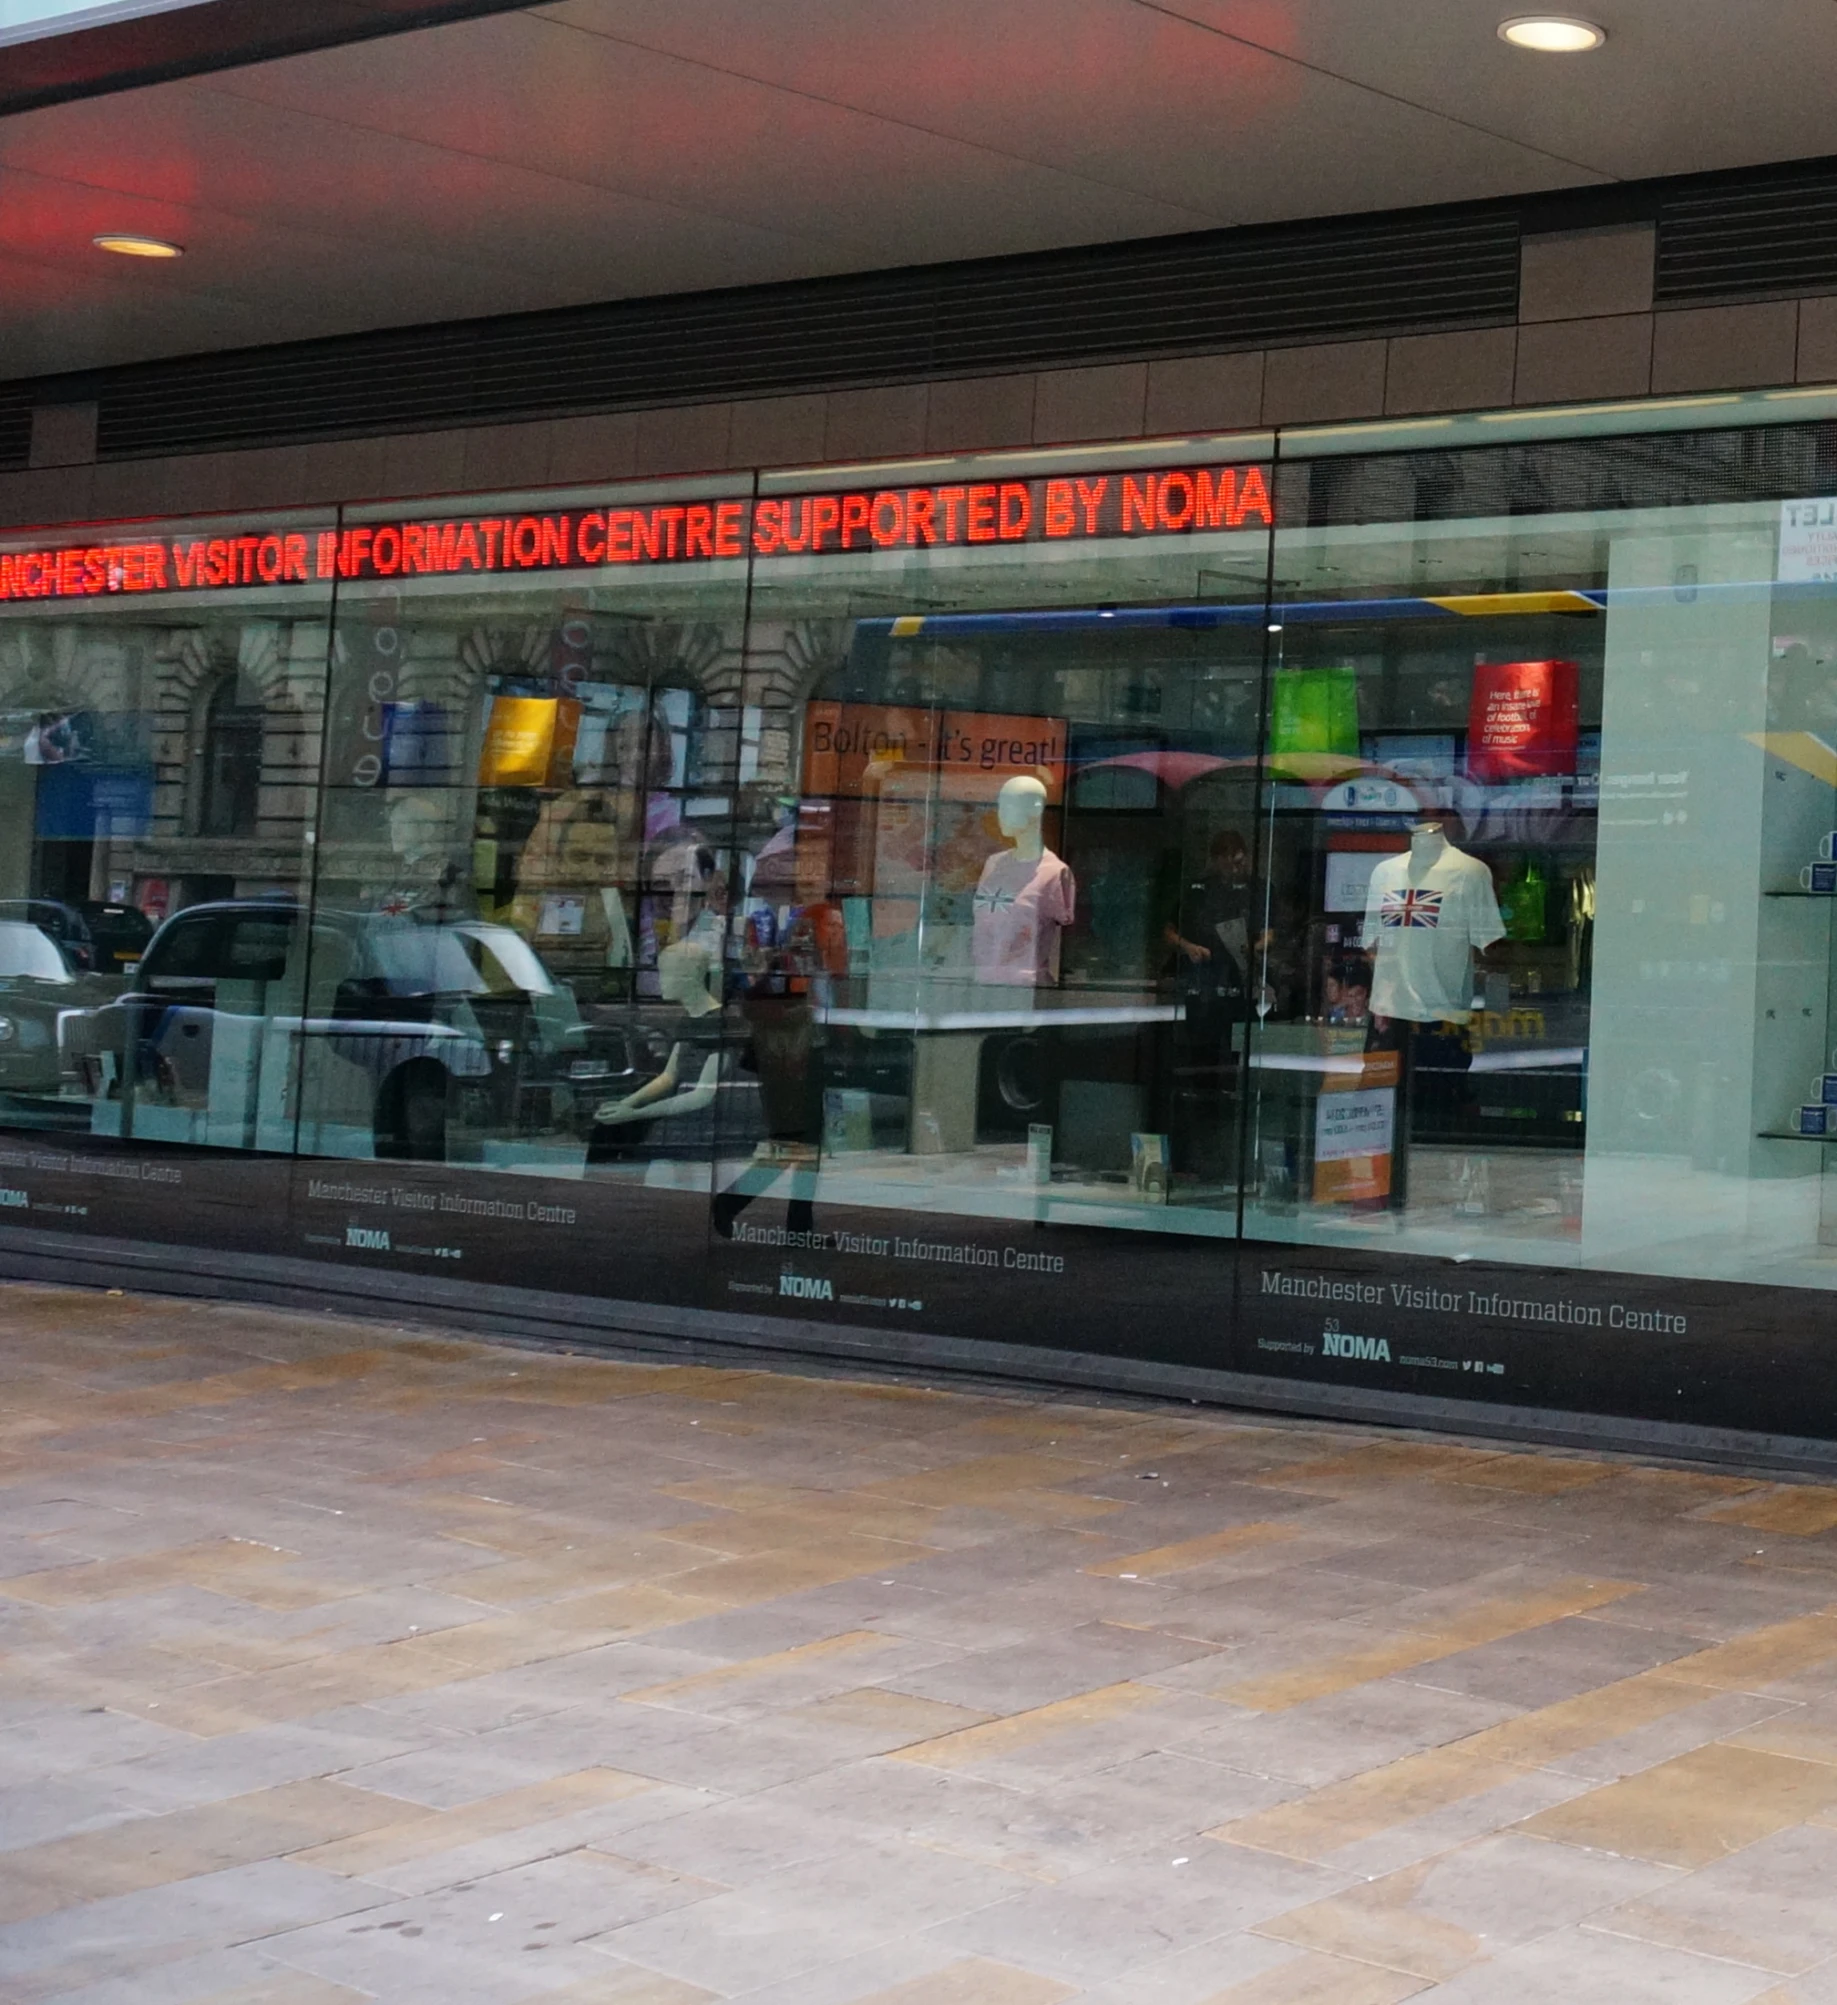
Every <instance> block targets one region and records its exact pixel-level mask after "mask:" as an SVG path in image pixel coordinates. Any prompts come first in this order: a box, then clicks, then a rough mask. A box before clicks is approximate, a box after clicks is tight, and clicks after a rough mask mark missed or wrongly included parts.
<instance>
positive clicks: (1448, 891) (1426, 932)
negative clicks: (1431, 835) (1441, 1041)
mask: <svg viewBox="0 0 1837 2005" xmlns="http://www.w3.org/2000/svg"><path fill="white" fill-rule="evenodd" d="M1504 932H1505V928H1504V927H1503V926H1502V925H1501V924H1500V923H1499V901H1498V900H1497V899H1496V898H1495V897H1494V896H1493V874H1492V872H1491V871H1490V870H1488V869H1487V867H1486V866H1485V864H1483V863H1481V862H1480V861H1479V860H1478V859H1477V858H1476V857H1471V856H1468V855H1467V854H1465V852H1463V851H1461V850H1458V849H1455V848H1454V847H1453V846H1452V845H1450V846H1449V847H1448V848H1446V849H1444V850H1443V851H1442V852H1441V854H1440V855H1439V856H1438V857H1436V858H1435V860H1434V861H1433V862H1432V863H1423V862H1420V861H1419V860H1418V859H1417V857H1416V855H1415V853H1414V851H1411V850H1406V851H1405V852H1404V853H1403V855H1401V856H1387V857H1386V858H1385V859H1384V861H1383V862H1382V863H1381V864H1379V865H1378V867H1377V869H1376V870H1374V871H1373V872H1372V873H1371V891H1370V893H1369V895H1368V897H1367V899H1366V903H1365V934H1364V940H1365V946H1366V948H1367V950H1368V951H1371V952H1373V953H1375V954H1376V956H1377V966H1376V968H1375V970H1374V972H1373V975H1372V983H1371V1012H1372V1015H1373V1016H1389V1017H1401V1018H1402V1019H1403V1021H1404V1022H1406V1023H1465V1022H1466V1021H1467V1019H1468V1017H1469V1016H1471V1015H1472V1014H1473V957H1474V954H1475V952H1476V950H1482V949H1484V948H1487V947H1490V946H1491V945H1492V943H1493V942H1494V941H1495V940H1497V939H1499V938H1501V937H1502V936H1503V934H1504Z"/></svg>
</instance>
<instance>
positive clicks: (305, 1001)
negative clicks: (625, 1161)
mask: <svg viewBox="0 0 1837 2005" xmlns="http://www.w3.org/2000/svg"><path fill="white" fill-rule="evenodd" d="M84 1042H85V1044H86V1047H87V1056H86V1058H85V1065H86V1068H87V1069H86V1081H87V1085H88V1087H89V1090H90V1092H91V1094H92V1096H93V1097H95V1098H97V1099H102V1100H106V1099H116V1100H120V1101H122V1102H123V1112H122V1121H121V1128H122V1132H123V1133H136V1132H140V1133H145V1134H154V1133H166V1134H170V1133H171V1132H172V1130H171V1128H170V1127H169V1126H165V1125H162V1121H161V1116H162V1115H163V1114H164V1113H166V1112H167V1111H168V1110H177V1111H180V1112H185V1111H189V1112H190V1113H191V1114H192V1115H193V1116H195V1117H196V1120H195V1121H194V1124H193V1126H192V1127H191V1128H190V1129H189V1130H187V1131H186V1134H185V1138H186V1139H192V1140H198V1141H207V1142H211V1143H214V1144H217V1145H219V1146H228V1147H243V1148H271V1149H280V1150H291V1149H292V1148H294V1147H295V1146H298V1147H299V1148H300V1149H301V1150H302V1151H303V1152H304V1153H307V1154H322V1155H345V1156H367V1155H374V1156H375V1157H377V1158H379V1159H383V1160H403V1161H422V1162H443V1161H453V1162H464V1161H476V1160H480V1159H481V1155H482V1152H483V1151H484V1150H485V1148H486V1147H487V1146H488V1145H489V1144H490V1143H491V1142H492V1141H494V1140H500V1141H502V1140H514V1139H516V1138H518V1137H541V1138H547V1137H567V1136H570V1135H573V1134H575V1133H577V1132H584V1128H585V1126H586V1125H588V1124H589V1117H590V1114H591V1108H592V1104H593V1102H594V1101H595V1100H596V1099H597V1098H598V1097H599V1096H600V1095H601V1094H603V1092H604V1090H605V1083H606V1081H607V1080H608V1079H616V1078H619V1077H621V1076H623V1075H624V1074H625V1073H626V1072H628V1071H629V1068H630V1064H631V1060H630V1056H629V1054H628V1052H627V1050H626V1048H625V1046H624V1044H623V1042H622V1040H620V1039H618V1038H617V1037H616V1036H612V1037H609V1036H608V1035H607V1033H605V1032H604V1031H601V1030H599V1029H597V1028H594V1027H590V1026H589V1025H588V1024H587V1023H586V1022H584V1021H583V1019H582V1017H581V1015H580V1012H579V1010H578V1008H577V1007H576V1005H575V1001H574V998H573V996H572V995H571V994H570V993H569V991H568V990H567V989H565V988H564V987H562V986H560V985H558V984H557V983H556V982H555V981H554V980H553V979H552V978H551V977H550V975H549V973H548V971H547V970H546V969H545V968H544V966H543V964H542V962H541V961H540V960H539V959H538V958H537V956H536V954H535V953H534V952H533V951H532V949H531V948H530V947H529V945H528V943H527V942H526V941H524V940H523V939H522V938H521V936H520V935H518V934H516V933H514V932H512V931H511V930H510V929H509V928H508V927H505V926H499V925H494V924H492V923H491V922H489V921H485V920H441V921H429V920H426V919H422V918H418V917H416V916H414V915H412V914H405V915H399V916H398V915H388V914H380V913H340V912H326V911H320V912H317V913H315V914H314V915H312V917H311V919H310V920H309V919H308V918H307V915H306V914H305V912H304V910H303V909H302V908H301V906H300V905H298V904H297V903H295V902H293V901H291V900H284V899H274V900H235V901H227V902H224V903H219V904H207V905H196V906H191V907H189V908H187V909H186V910H185V911H183V912H180V913H178V914H176V915H175V916H174V917H172V918H170V919H168V920H167V921H166V922H165V924H164V925H163V926H161V927H160V929H159V930H158V932H157V933H156V934H155V935H154V937H153V939H152V941H151V942H150V943H149V944H148V946H147V948H146V950H145V952H144V954H143V956H142V958H141V961H140V963H139V966H138V967H137V968H136V969H135V970H134V973H133V977H132V982H131V987H130V989H129V990H128V992H127V993H125V994H123V995H121V996H120V997H118V998H117V999H116V1000H115V1001H114V1002H113V1003H111V1004H109V1005H108V1006H107V1007H105V1008H103V1009H102V1010H100V1011H98V1012H97V1013H96V1014H95V1015H94V1017H92V1018H91V1019H90V1020H89V1022H88V1025H87V1028H86V1031H85V1033H84ZM588 1079H590V1080H591V1082H592V1083H591V1085H590V1086H589V1085H586V1084H584V1083H583V1082H584V1081H585V1080H588ZM137 1115H138V1117H139V1118H138V1119H137V1118H136V1116H137ZM296 1138H297V1140H296Z"/></svg>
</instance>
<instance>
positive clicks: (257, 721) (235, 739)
mask: <svg viewBox="0 0 1837 2005" xmlns="http://www.w3.org/2000/svg"><path fill="white" fill-rule="evenodd" d="M199 750H200V756H201V759H202V762H203V770H202V774H201V776H200V786H199V792H198V833H199V834H200V835H215V836H249V835H253V834H255V832H256V822H257V819H258V816H259V813H260V805H261V772H262V706H261V701H260V698H259V697H258V696H256V695H255V694H254V692H253V691H250V690H247V689H245V688H244V687H243V685H242V679H241V677H240V676H238V675H235V674H229V675H226V676H224V677H223V678H222V680H221V681H219V683H218V684H217V686H216V688H215V689H213V690H212V691H211V694H210V700H209V702H208V703H207V704H206V705H205V710H204V734H203V743H202V745H201V746H200V748H199Z"/></svg>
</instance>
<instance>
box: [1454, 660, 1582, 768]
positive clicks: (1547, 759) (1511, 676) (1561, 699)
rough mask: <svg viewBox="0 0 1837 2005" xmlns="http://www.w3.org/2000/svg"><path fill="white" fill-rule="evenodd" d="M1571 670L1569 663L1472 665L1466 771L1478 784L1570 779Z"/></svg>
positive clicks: (1573, 667) (1572, 762)
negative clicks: (1563, 775)
mask: <svg viewBox="0 0 1837 2005" xmlns="http://www.w3.org/2000/svg"><path fill="white" fill-rule="evenodd" d="M1575 754H1576V665H1575V663H1574V662H1573V661H1482V662H1476V663H1475V664H1474V671H1473V704H1472V708H1471V709H1470V710H1469V712H1468V718H1467V771H1468V773H1469V775H1470V776H1471V777H1472V778H1473V779H1476V780H1479V781H1481V782H1489V781H1499V780H1529V779H1538V778H1543V777H1547V776H1548V775H1550V774H1555V773H1573V772H1574V771H1575Z"/></svg>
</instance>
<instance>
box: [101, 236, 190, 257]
mask: <svg viewBox="0 0 1837 2005" xmlns="http://www.w3.org/2000/svg"><path fill="white" fill-rule="evenodd" d="M90 242H91V243H92V244H94V245H95V247H96V249H97V250H99V251H113V252H114V254H115V255H116V256H117V257H119V258H182V257H183V256H184V255H185V246H184V245H183V244H170V243H168V242H167V241H166V239H165V238H164V237H143V236H141V235H140V234H139V233H138V232H137V231H133V230H104V231H103V232H102V234H101V235H100V236H98V237H91V238H90Z"/></svg>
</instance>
